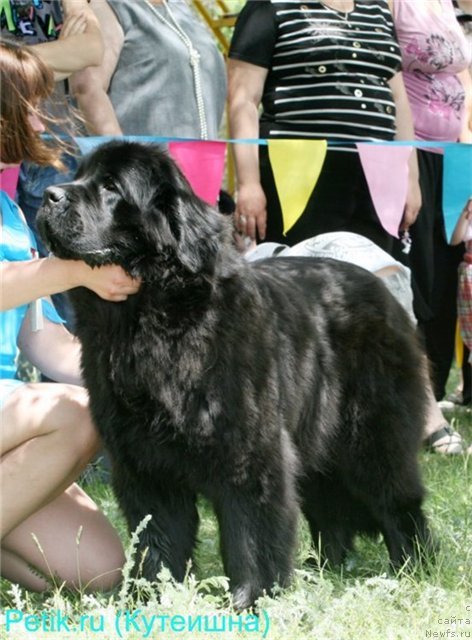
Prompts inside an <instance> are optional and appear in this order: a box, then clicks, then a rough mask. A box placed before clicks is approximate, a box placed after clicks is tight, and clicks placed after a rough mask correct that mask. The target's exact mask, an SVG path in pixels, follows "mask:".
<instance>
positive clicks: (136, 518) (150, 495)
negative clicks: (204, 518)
mask: <svg viewBox="0 0 472 640" xmlns="http://www.w3.org/2000/svg"><path fill="white" fill-rule="evenodd" d="M113 485H114V489H115V492H116V495H117V497H118V501H119V503H120V506H121V508H122V509H123V511H124V514H125V517H126V519H127V523H128V527H129V530H130V532H132V531H134V530H135V529H136V527H137V526H138V525H139V524H140V522H142V520H143V519H144V518H145V516H147V515H148V514H149V515H151V520H150V521H149V522H148V524H147V526H146V528H145V529H144V531H143V532H142V533H141V535H140V539H139V546H138V553H137V556H136V564H135V570H136V572H138V573H139V572H140V571H141V573H142V575H143V576H144V577H145V578H146V579H148V580H151V581H153V580H156V576H157V574H158V573H159V571H160V570H161V569H162V567H163V566H165V567H167V568H168V569H169V570H170V572H171V574H172V576H173V577H174V578H175V579H176V580H178V581H179V582H181V581H183V579H184V577H185V573H186V571H187V565H188V562H189V560H191V559H192V553H193V549H194V546H195V541H196V535H197V529H198V521H199V518H198V511H197V508H196V504H195V503H196V496H195V494H194V493H192V492H191V491H189V490H188V489H187V488H186V487H183V486H180V485H179V483H178V481H175V482H173V480H172V478H169V477H166V478H163V477H161V478H160V477H159V476H156V475H155V474H153V476H152V478H151V477H148V476H147V475H146V474H143V473H139V474H138V475H135V474H132V476H131V474H129V473H128V472H127V470H126V469H125V468H123V467H118V468H115V469H114V477H113Z"/></svg>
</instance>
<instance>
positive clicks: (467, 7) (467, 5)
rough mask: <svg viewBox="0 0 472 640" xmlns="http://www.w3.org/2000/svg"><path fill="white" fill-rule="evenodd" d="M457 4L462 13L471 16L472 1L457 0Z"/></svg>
mask: <svg viewBox="0 0 472 640" xmlns="http://www.w3.org/2000/svg"><path fill="white" fill-rule="evenodd" d="M457 4H458V5H459V7H460V8H461V9H462V11H464V13H471V14H472V0H457Z"/></svg>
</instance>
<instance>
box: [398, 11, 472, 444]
mask: <svg viewBox="0 0 472 640" xmlns="http://www.w3.org/2000/svg"><path fill="white" fill-rule="evenodd" d="M389 4H390V6H391V10H392V13H393V17H394V23H395V28H396V31H397V37H398V40H399V43H400V48H401V53H402V72H403V78H404V82H405V87H406V90H407V94H408V98H409V100H410V106H411V110H412V114H413V122H414V127H415V138H416V139H417V140H425V141H439V142H457V141H461V142H472V132H471V131H470V130H469V128H468V122H469V115H468V112H469V110H470V95H471V92H470V87H471V78H470V75H469V73H468V66H469V64H470V58H471V49H470V45H469V44H468V42H467V40H466V37H465V35H464V33H463V31H462V29H461V27H460V25H459V23H458V21H457V19H456V16H455V11H454V6H453V3H452V0H389ZM418 151H419V153H418V163H419V169H420V185H421V192H422V198H423V205H422V209H421V211H420V214H419V216H418V219H417V221H416V222H415V224H414V225H413V226H412V227H411V230H410V233H411V238H412V247H411V252H410V254H409V256H408V257H407V258H403V261H404V262H405V261H407V265H408V266H409V267H410V268H411V270H412V277H413V289H414V294H415V313H416V315H417V317H418V323H419V326H420V329H421V331H422V333H423V335H424V339H425V345H426V350H427V353H428V356H429V359H430V360H431V363H432V375H433V386H434V391H435V395H436V398H437V399H438V400H440V399H441V398H443V397H444V394H445V386H446V382H447V379H448V375H449V370H450V367H451V363H452V358H453V354H454V336H455V326H456V318H457V312H456V291H457V267H458V265H459V262H460V261H461V257H462V253H463V247H453V246H450V245H448V242H447V238H446V233H445V227H444V216H443V211H442V175H443V156H442V149H440V148H438V147H433V148H431V147H430V148H428V147H427V146H426V147H425V148H424V149H421V150H418ZM402 255H403V256H404V254H402ZM398 257H399V258H400V259H402V258H401V256H400V253H399V254H398ZM446 427H448V425H446ZM451 434H452V432H451ZM442 437H444V433H442V436H441V438H442ZM433 440H434V438H433V439H432V442H431V443H432V445H433V446H434V444H435V443H434V442H433ZM441 442H442V439H441Z"/></svg>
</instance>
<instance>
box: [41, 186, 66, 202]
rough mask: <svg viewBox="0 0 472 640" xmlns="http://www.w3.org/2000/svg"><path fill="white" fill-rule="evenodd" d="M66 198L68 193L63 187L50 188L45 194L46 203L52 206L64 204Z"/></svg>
mask: <svg viewBox="0 0 472 640" xmlns="http://www.w3.org/2000/svg"><path fill="white" fill-rule="evenodd" d="M65 198H66V192H65V190H64V189H62V188H61V187H48V188H47V189H46V190H45V192H44V201H45V202H50V203H51V204H58V203H59V202H63V201H64V200H65Z"/></svg>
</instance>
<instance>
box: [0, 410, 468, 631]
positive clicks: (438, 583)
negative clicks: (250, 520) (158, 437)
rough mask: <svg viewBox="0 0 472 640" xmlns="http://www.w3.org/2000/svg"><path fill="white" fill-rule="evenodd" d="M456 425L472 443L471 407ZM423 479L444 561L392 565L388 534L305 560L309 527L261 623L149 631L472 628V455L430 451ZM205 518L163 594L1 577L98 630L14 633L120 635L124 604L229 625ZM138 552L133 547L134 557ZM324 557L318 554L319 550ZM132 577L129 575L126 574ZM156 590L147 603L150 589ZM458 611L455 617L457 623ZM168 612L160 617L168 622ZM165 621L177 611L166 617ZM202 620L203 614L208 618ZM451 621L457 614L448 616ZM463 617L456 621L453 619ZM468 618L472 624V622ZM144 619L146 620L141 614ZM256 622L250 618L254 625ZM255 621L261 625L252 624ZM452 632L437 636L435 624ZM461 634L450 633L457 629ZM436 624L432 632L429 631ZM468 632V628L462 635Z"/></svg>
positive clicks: (214, 539) (264, 606) (15, 604)
mask: <svg viewBox="0 0 472 640" xmlns="http://www.w3.org/2000/svg"><path fill="white" fill-rule="evenodd" d="M452 420H453V422H454V424H455V426H456V428H457V429H459V430H460V431H461V433H462V434H463V435H464V437H465V439H466V440H467V441H468V442H472V413H471V411H470V409H469V410H466V409H460V410H459V409H458V410H456V411H455V413H454V415H453V416H452ZM421 466H422V471H423V478H424V483H425V485H426V487H427V490H428V497H427V501H426V504H425V509H426V512H427V514H428V516H429V518H430V521H431V524H432V527H433V529H434V532H435V535H436V537H437V539H438V540H439V542H440V549H439V551H438V553H437V556H436V558H435V562H434V563H432V564H430V565H428V566H424V565H420V566H419V567H418V568H416V569H414V570H413V571H412V572H407V571H403V572H400V573H399V574H397V575H395V574H393V573H392V572H391V571H390V569H389V565H388V557H387V553H386V550H385V546H384V545H383V543H381V541H373V540H364V539H360V540H359V541H358V543H357V546H356V551H355V553H353V554H351V555H350V556H349V558H348V559H347V561H346V563H345V565H344V566H343V567H342V568H341V569H339V570H337V571H331V570H327V569H325V568H324V567H322V566H318V568H314V569H313V568H310V569H308V568H306V565H305V561H306V560H307V558H308V556H309V555H313V552H312V551H311V550H310V545H309V539H308V532H307V529H306V527H305V524H304V523H301V526H300V536H299V549H298V557H297V569H296V573H295V576H294V580H293V584H292V585H291V587H290V588H289V589H287V590H285V591H283V592H282V593H280V594H278V595H277V597H275V598H269V597H263V598H262V599H261V600H260V601H259V609H260V611H261V616H260V628H259V630H257V631H256V629H255V626H256V621H255V619H253V618H242V619H241V620H242V626H241V628H242V629H243V631H237V627H233V628H234V629H235V630H234V631H228V629H226V631H214V630H212V631H204V626H202V627H201V630H200V631H199V630H198V626H196V627H195V629H194V630H193V631H188V630H187V631H180V630H177V629H178V628H180V627H178V626H176V628H175V629H174V630H172V629H171V628H170V627H168V626H166V627H165V628H164V629H165V630H164V631H162V629H161V628H160V627H159V624H160V623H159V622H156V623H155V626H154V629H153V632H152V633H151V634H150V635H149V637H153V638H164V639H165V640H169V639H171V638H184V639H190V638H191V639H192V640H193V639H195V638H201V639H202V640H207V639H210V638H211V639H212V640H214V639H217V638H222V639H224V640H227V639H232V638H242V639H249V638H256V637H261V636H262V635H263V633H264V632H267V637H268V638H271V639H272V640H302V639H303V640H306V639H313V640H315V639H316V640H394V639H398V640H418V639H420V638H427V637H449V638H454V637H456V638H461V637H462V638H467V637H469V638H470V637H472V456H467V455H465V456H442V455H438V454H433V453H429V452H427V451H424V452H422V453H421ZM87 490H88V491H89V492H90V493H91V494H92V495H93V497H94V498H95V499H96V500H97V502H98V503H99V504H100V506H101V508H102V509H103V510H104V511H105V513H106V514H107V515H108V516H109V517H110V518H111V520H112V521H113V522H114V523H115V525H116V526H117V528H118V530H119V531H120V534H121V535H122V538H123V541H124V543H125V544H126V545H128V544H129V537H128V535H127V533H126V528H125V525H124V521H123V518H122V517H121V515H120V513H119V510H118V508H117V505H116V502H115V500H114V497H113V495H112V492H111V489H110V487H109V486H107V485H104V484H100V483H95V484H93V485H90V486H88V487H87ZM200 515H201V519H202V525H201V529H200V535H199V538H200V543H199V548H198V553H197V563H198V568H197V569H196V573H195V576H194V575H192V574H189V576H188V578H187V580H186V582H185V584H184V585H180V584H174V583H173V582H172V581H171V580H170V577H169V576H168V574H167V573H166V572H164V573H163V576H162V580H163V584H162V588H161V597H160V600H158V599H157V596H156V590H155V589H153V588H151V590H149V585H146V584H144V582H143V581H140V582H138V583H137V584H136V585H135V589H134V592H133V594H131V593H130V592H129V591H128V590H127V588H125V587H121V588H118V589H117V590H116V591H115V592H113V593H111V594H106V595H85V594H75V595H71V594H67V593H64V592H61V590H56V591H55V592H54V593H50V594H48V595H43V596H40V595H37V594H29V593H26V592H23V591H22V590H19V589H18V588H16V587H12V586H11V585H10V584H9V583H7V582H6V581H3V582H2V592H3V593H2V595H3V597H2V602H3V609H4V610H6V609H8V608H10V609H20V610H22V611H23V612H25V614H33V613H36V614H39V615H41V613H48V612H49V613H51V612H55V611H57V610H61V611H63V612H67V613H68V615H69V616H70V618H69V619H70V621H74V620H75V622H76V623H77V621H78V620H79V617H80V616H81V615H82V616H84V615H88V616H93V620H94V622H95V624H96V625H97V629H99V630H98V631H96V632H94V631H92V630H90V629H88V630H86V628H87V624H89V623H88V622H87V620H89V619H90V618H89V619H87V620H86V621H85V623H84V624H85V629H84V631H83V632H79V631H75V632H72V631H71V632H69V633H55V632H47V633H41V632H32V631H27V630H25V628H24V626H23V627H21V628H20V626H21V625H17V628H15V630H13V631H10V633H9V635H8V638H29V639H30V640H42V639H43V638H52V639H54V640H59V638H61V640H62V638H70V637H74V638H84V639H87V640H91V639H92V638H100V640H109V639H114V638H118V637H119V636H118V635H117V632H116V629H115V621H116V615H117V613H118V612H123V611H126V610H128V611H135V610H136V609H137V608H140V609H141V611H142V613H143V614H144V615H148V616H151V615H158V616H176V615H182V616H185V620H187V617H188V616H192V619H193V620H196V619H197V618H196V616H209V618H208V620H209V621H210V624H211V621H213V622H214V618H213V616H214V615H215V614H216V612H219V614H220V616H223V618H224V616H228V617H227V618H226V619H225V622H224V623H223V622H222V620H223V618H220V621H219V622H218V623H217V624H220V625H222V624H227V625H228V621H229V617H230V616H233V622H234V615H235V614H234V612H233V611H232V609H231V606H230V604H229V593H228V583H227V580H226V579H225V578H223V577H221V576H222V575H223V569H222V566H221V561H220V557H219V551H218V531H217V525H216V522H215V519H214V517H213V514H212V512H211V509H210V508H209V506H208V505H207V504H206V503H205V502H203V501H202V502H201V503H200ZM131 555H132V552H131V553H130V556H131ZM315 559H316V554H315ZM126 585H129V582H126ZM144 594H147V596H148V598H149V599H148V601H147V602H146V603H145V604H144V602H143V600H142V596H143V595H144ZM451 619H455V621H456V624H455V625H453V624H451ZM162 620H164V618H159V619H158V621H162ZM165 620H166V625H168V624H169V621H170V618H166V619H165ZM201 620H202V621H203V620H204V618H202V619H201ZM445 620H448V621H449V623H446V622H444V621H445ZM452 622H454V620H452ZM467 622H469V624H467ZM139 624H141V623H140V622H139ZM202 625H204V623H203V622H202ZM245 625H247V627H246V626H245ZM251 625H252V626H251ZM448 629H449V635H443V636H440V635H437V636H435V635H432V633H433V632H437V633H443V634H446V633H447V631H448ZM453 632H454V633H455V634H456V635H455V636H454V635H451V634H452V633H453ZM428 633H431V635H428ZM461 633H462V635H461ZM0 634H3V635H2V636H1V637H7V635H6V632H5V628H4V624H0ZM144 634H145V630H144V627H141V628H140V630H139V631H138V630H137V629H134V630H132V631H131V633H130V634H129V635H127V636H126V637H127V638H129V639H130V640H135V639H137V638H142V637H144Z"/></svg>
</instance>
